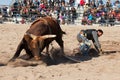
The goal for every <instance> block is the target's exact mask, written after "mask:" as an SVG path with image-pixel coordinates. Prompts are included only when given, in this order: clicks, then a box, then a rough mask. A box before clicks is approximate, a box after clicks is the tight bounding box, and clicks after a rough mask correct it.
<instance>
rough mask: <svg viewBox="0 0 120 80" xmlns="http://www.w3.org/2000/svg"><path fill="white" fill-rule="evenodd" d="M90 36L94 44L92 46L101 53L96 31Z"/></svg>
mask: <svg viewBox="0 0 120 80" xmlns="http://www.w3.org/2000/svg"><path fill="white" fill-rule="evenodd" d="M92 35H93V39H94V40H93V43H94V46H95V48H96V49H97V50H98V51H99V52H101V50H102V49H101V45H100V43H99V40H98V35H97V32H96V31H93V32H92Z"/></svg>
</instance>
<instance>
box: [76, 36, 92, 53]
mask: <svg viewBox="0 0 120 80" xmlns="http://www.w3.org/2000/svg"><path fill="white" fill-rule="evenodd" d="M77 40H78V41H79V42H80V47H79V48H80V51H81V53H82V54H83V55H88V52H89V49H90V47H91V43H90V41H89V40H88V39H87V38H86V37H85V36H84V35H83V34H78V35H77Z"/></svg>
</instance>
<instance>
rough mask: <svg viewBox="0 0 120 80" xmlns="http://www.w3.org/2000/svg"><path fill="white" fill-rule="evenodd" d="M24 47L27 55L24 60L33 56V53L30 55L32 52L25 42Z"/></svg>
mask: <svg viewBox="0 0 120 80" xmlns="http://www.w3.org/2000/svg"><path fill="white" fill-rule="evenodd" d="M24 49H25V51H26V53H27V55H28V56H29V57H28V58H27V59H26V60H29V59H31V58H32V57H33V55H32V52H31V51H30V49H29V48H28V46H27V44H26V46H25V48H24Z"/></svg>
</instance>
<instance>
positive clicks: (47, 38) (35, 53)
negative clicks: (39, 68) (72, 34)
mask: <svg viewBox="0 0 120 80" xmlns="http://www.w3.org/2000/svg"><path fill="white" fill-rule="evenodd" d="M64 33H65V32H63V31H62V29H61V28H60V25H59V24H58V22H57V21H56V20H55V19H53V18H51V17H44V18H39V19H38V20H36V21H35V22H33V23H32V24H31V26H30V28H29V29H28V30H27V31H26V33H25V35H24V37H23V39H22V40H21V42H20V44H19V45H18V47H17V51H16V53H15V54H14V56H13V58H12V59H11V60H15V59H16V58H17V57H18V56H19V55H20V52H21V51H22V50H23V49H25V51H26V53H27V54H28V55H29V57H30V58H31V57H34V58H35V60H39V59H40V54H41V52H42V51H43V49H44V48H45V47H46V53H48V48H49V44H50V43H51V42H52V41H53V40H55V41H56V42H57V43H58V44H59V46H60V47H61V49H62V51H63V49H64V45H63V40H62V34H64ZM11 60H10V61H11Z"/></svg>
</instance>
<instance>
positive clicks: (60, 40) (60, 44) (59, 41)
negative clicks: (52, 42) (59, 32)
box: [56, 39, 64, 54]
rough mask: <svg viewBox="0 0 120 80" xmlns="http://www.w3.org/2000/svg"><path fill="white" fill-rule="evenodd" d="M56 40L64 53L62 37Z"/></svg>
mask: <svg viewBox="0 0 120 80" xmlns="http://www.w3.org/2000/svg"><path fill="white" fill-rule="evenodd" d="M56 42H57V43H58V45H59V46H60V48H61V51H62V52H61V53H62V54H64V45H63V40H62V39H56Z"/></svg>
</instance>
